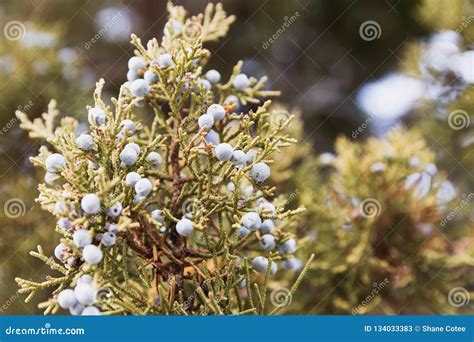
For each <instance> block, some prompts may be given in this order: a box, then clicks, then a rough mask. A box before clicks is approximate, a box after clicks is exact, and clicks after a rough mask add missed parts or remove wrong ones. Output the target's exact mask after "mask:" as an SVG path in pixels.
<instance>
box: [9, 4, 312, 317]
mask: <svg viewBox="0 0 474 342" xmlns="http://www.w3.org/2000/svg"><path fill="white" fill-rule="evenodd" d="M168 11H169V20H168V22H167V24H166V25H165V28H164V32H163V38H162V40H161V42H158V40H157V39H152V40H150V41H149V42H148V43H147V44H146V45H143V44H142V42H141V40H140V39H139V38H138V37H137V36H135V35H132V44H133V45H134V46H135V48H136V49H135V56H133V57H132V58H130V60H129V63H128V67H129V72H128V74H127V78H128V81H127V82H125V83H124V84H123V85H122V86H121V88H120V92H119V95H118V97H117V98H112V99H111V101H110V102H106V101H104V100H103V99H102V96H101V95H102V88H103V86H104V81H103V80H100V81H99V82H97V84H96V90H95V92H94V103H93V104H92V105H91V106H89V107H88V108H87V110H88V123H89V129H88V132H86V133H78V132H77V127H78V125H79V122H78V121H77V120H76V119H73V118H71V117H65V118H62V119H61V120H60V121H59V123H58V122H57V121H58V120H57V118H58V116H59V111H58V110H57V108H56V102H55V101H52V102H51V103H50V105H49V107H48V111H47V112H46V113H44V114H43V116H42V118H38V119H35V120H34V121H30V120H29V119H28V117H27V116H26V114H25V113H22V112H17V116H18V117H19V118H20V120H21V122H22V124H21V127H22V128H24V129H26V130H28V131H29V134H30V137H32V138H38V139H43V140H46V142H47V143H48V144H47V145H45V146H42V147H41V148H40V151H39V154H38V156H37V157H34V158H31V161H32V163H33V164H34V165H36V166H38V167H40V168H43V169H44V170H45V171H46V173H45V182H44V183H42V184H40V185H39V187H38V188H39V192H40V194H39V197H38V199H37V201H38V202H39V203H40V204H41V206H42V207H43V208H44V209H46V210H47V211H49V212H51V214H53V215H54V216H55V217H56V218H57V220H58V221H57V222H58V223H57V226H56V231H57V232H58V233H59V234H60V236H61V238H60V243H59V244H58V245H57V247H56V249H55V251H54V254H55V257H54V258H53V257H48V256H46V255H45V254H44V252H43V250H42V248H41V247H40V246H38V249H37V251H33V252H31V255H33V256H34V257H37V258H39V259H41V260H42V261H44V262H45V263H46V264H47V265H49V266H50V267H51V269H52V270H54V271H55V272H57V273H58V274H59V275H51V276H49V277H48V278H47V279H46V280H45V281H43V282H35V281H32V280H27V279H18V278H17V279H16V280H17V282H18V284H19V285H20V287H21V289H20V292H22V293H28V294H29V295H28V297H27V299H26V301H30V300H31V299H32V298H33V296H34V295H35V294H36V293H37V292H39V291H43V290H45V291H50V292H51V298H50V299H49V300H48V301H47V302H44V303H41V304H39V306H40V308H43V309H44V312H45V314H48V313H55V312H56V311H57V310H58V309H59V307H62V308H65V309H69V311H70V312H71V313H72V314H81V313H82V314H86V315H92V314H99V313H102V314H106V315H113V314H185V315H188V314H246V313H247V314H253V313H259V314H262V313H268V312H270V309H273V311H272V312H277V311H278V309H279V305H277V306H276V307H275V308H270V309H266V307H265V304H266V302H267V301H268V297H267V296H266V294H267V289H268V287H269V286H273V285H271V284H270V279H271V278H272V277H275V276H277V275H278V273H280V272H281V270H280V271H279V270H278V268H279V267H278V265H279V264H283V265H286V266H288V262H287V261H288V260H290V259H291V258H292V257H293V255H294V253H295V252H296V243H297V242H296V240H295V236H294V234H293V233H292V231H291V228H292V227H293V226H294V223H292V222H293V221H294V219H293V217H294V216H295V215H298V214H299V213H301V212H302V211H303V208H296V209H293V210H287V209H286V208H285V207H284V205H281V204H279V202H278V201H273V200H274V199H275V198H276V197H277V189H276V188H275V187H274V186H272V180H271V165H272V160H271V156H272V155H274V154H275V153H280V150H281V149H283V148H285V147H288V146H289V145H290V144H293V143H295V140H294V139H293V138H291V137H290V136H288V135H287V134H285V133H284V130H285V128H286V127H287V126H288V125H289V124H290V121H291V117H289V118H287V119H286V120H279V121H278V122H277V123H275V122H274V121H272V120H270V118H271V117H272V114H273V112H272V109H271V107H270V104H271V102H270V101H266V99H267V98H268V97H271V96H275V95H278V92H276V91H271V90H266V89H265V88H264V84H265V81H266V78H265V77H264V78H261V79H255V78H253V77H248V76H247V75H245V74H243V73H242V72H241V68H242V62H239V63H237V65H236V66H235V67H234V68H233V70H232V73H231V74H230V76H229V77H228V78H227V79H224V78H223V77H221V75H220V73H219V72H217V71H215V70H208V69H207V68H206V63H207V61H208V60H209V57H210V52H209V50H207V49H206V48H204V47H203V44H204V43H206V42H209V41H215V40H217V39H219V38H221V37H222V36H224V35H225V34H226V32H227V30H228V27H229V25H230V24H231V23H232V21H233V20H234V17H233V16H227V15H226V14H225V12H224V10H223V9H222V6H221V5H216V6H213V5H211V4H209V5H208V6H207V7H206V10H205V12H204V13H203V14H199V15H197V16H191V17H188V16H187V14H186V12H185V10H184V9H183V8H182V7H179V6H173V5H172V4H168ZM285 262H286V263H285ZM290 268H291V267H290ZM304 272H305V269H304V270H303V271H302V272H301V274H300V277H301V276H303V275H304ZM275 273H276V274H275ZM300 281H301V278H299V279H298V280H297V281H296V283H295V284H294V286H293V287H292V288H291V289H289V290H288V291H287V293H286V294H285V298H284V299H285V300H288V299H289V298H291V296H292V294H293V293H294V291H295V290H296V287H297V285H298V284H299V283H300ZM275 284H278V283H277V282H276V283H275Z"/></svg>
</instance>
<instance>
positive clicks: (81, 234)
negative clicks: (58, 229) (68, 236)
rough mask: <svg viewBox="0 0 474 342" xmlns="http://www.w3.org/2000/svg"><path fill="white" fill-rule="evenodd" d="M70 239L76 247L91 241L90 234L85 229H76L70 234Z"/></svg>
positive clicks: (83, 245) (88, 243)
mask: <svg viewBox="0 0 474 342" xmlns="http://www.w3.org/2000/svg"><path fill="white" fill-rule="evenodd" d="M72 241H73V242H74V244H75V245H76V247H78V248H83V247H86V246H87V245H90V244H91V243H92V236H91V234H90V232H89V231H88V230H86V229H78V230H76V231H75V232H74V234H72Z"/></svg>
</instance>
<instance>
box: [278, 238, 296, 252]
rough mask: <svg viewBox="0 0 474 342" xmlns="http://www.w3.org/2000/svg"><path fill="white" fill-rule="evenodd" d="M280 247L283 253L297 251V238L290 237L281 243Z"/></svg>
mask: <svg viewBox="0 0 474 342" xmlns="http://www.w3.org/2000/svg"><path fill="white" fill-rule="evenodd" d="M278 249H279V250H280V253H281V254H293V253H294V252H296V241H295V239H288V240H286V241H285V242H284V243H283V244H281V245H280V246H279V247H278Z"/></svg>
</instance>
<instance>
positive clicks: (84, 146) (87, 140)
mask: <svg viewBox="0 0 474 342" xmlns="http://www.w3.org/2000/svg"><path fill="white" fill-rule="evenodd" d="M76 144H77V147H79V148H80V149H81V150H83V151H88V150H90V149H91V148H92V147H93V146H94V139H93V138H92V137H91V136H90V135H89V134H81V135H80V136H78V137H77V139H76Z"/></svg>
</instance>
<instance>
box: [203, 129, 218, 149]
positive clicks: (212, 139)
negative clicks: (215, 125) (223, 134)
mask: <svg viewBox="0 0 474 342" xmlns="http://www.w3.org/2000/svg"><path fill="white" fill-rule="evenodd" d="M204 139H205V140H206V141H207V143H208V144H212V145H218V144H219V142H220V138H219V134H218V133H217V132H216V131H214V130H212V129H211V130H210V131H209V133H207V134H206V136H205V137H204Z"/></svg>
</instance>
